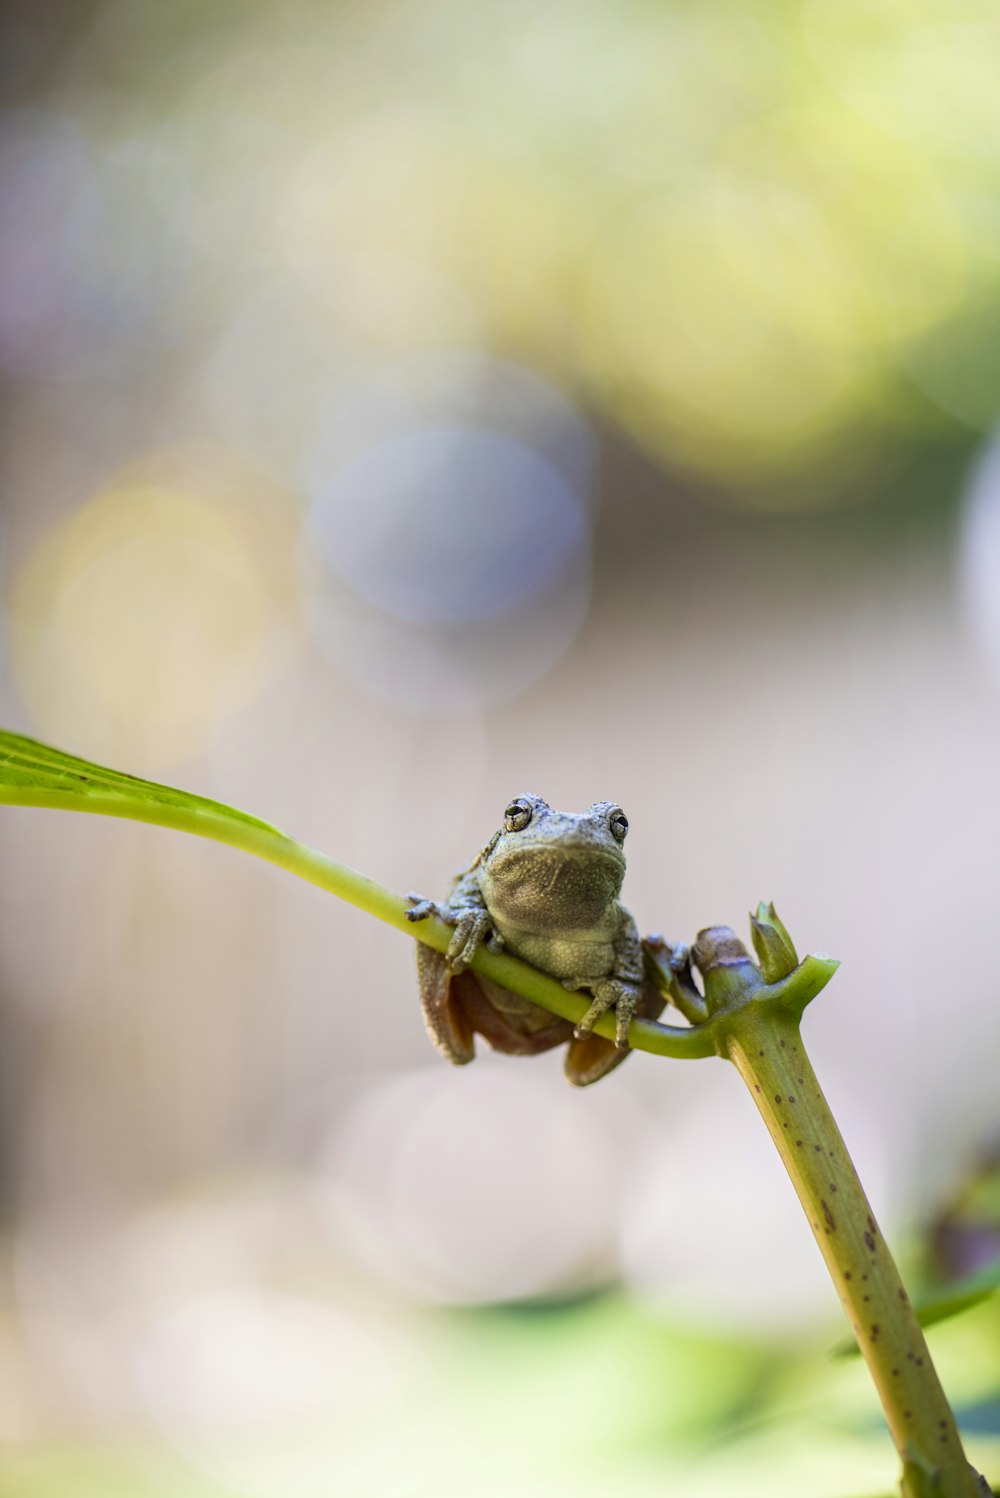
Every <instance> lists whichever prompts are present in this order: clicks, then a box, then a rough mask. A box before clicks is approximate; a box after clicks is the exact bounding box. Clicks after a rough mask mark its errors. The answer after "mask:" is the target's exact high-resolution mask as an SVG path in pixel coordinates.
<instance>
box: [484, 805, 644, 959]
mask: <svg viewBox="0 0 1000 1498" xmlns="http://www.w3.org/2000/svg"><path fill="white" fill-rule="evenodd" d="M627 831H628V821H627V819H626V817H625V813H624V812H623V811H622V809H621V807H620V806H618V805H616V804H615V802H613V801H598V802H596V803H595V804H594V805H593V806H592V807H591V808H590V810H589V811H584V812H568V811H553V809H552V807H551V806H549V805H548V803H547V802H546V801H543V800H542V798H541V796H532V795H525V796H515V798H514V800H513V801H511V803H510V805H509V806H508V807H507V810H506V811H505V812H504V818H503V826H502V827H501V829H500V831H499V832H497V833H495V834H494V836H493V837H492V838H491V839H490V841H489V842H488V843H487V845H486V847H485V848H484V849H483V851H482V853H481V854H480V859H479V871H478V872H479V884H480V888H481V889H482V891H483V897H484V899H485V900H486V905H487V908H488V909H489V910H490V912H491V913H492V914H493V915H494V917H498V918H499V919H500V920H501V921H503V922H509V923H510V924H511V925H512V926H518V927H521V928H526V929H529V930H534V931H539V930H546V929H549V928H553V929H554V928H560V929H570V928H572V929H580V930H587V929H588V928H591V927H594V926H596V925H597V924H598V923H599V922H600V920H601V918H602V917H603V916H605V915H606V914H607V912H608V910H609V908H610V907H611V906H613V905H614V903H615V901H616V900H617V899H618V895H619V892H620V890H621V887H622V879H623V878H624V876H625V854H624V852H623V851H622V844H623V843H624V841H625V834H626V833H627Z"/></svg>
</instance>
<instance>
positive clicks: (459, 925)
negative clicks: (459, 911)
mask: <svg viewBox="0 0 1000 1498" xmlns="http://www.w3.org/2000/svg"><path fill="white" fill-rule="evenodd" d="M490 929H491V927H490V918H489V916H488V915H487V914H486V912H485V911H484V910H476V911H469V912H467V913H465V914H463V915H460V916H459V918H458V920H457V922H456V923H455V934H454V936H453V937H452V939H451V941H450V942H449V943H448V951H447V953H446V958H447V962H448V966H449V967H450V968H451V970H452V972H453V973H460V972H461V971H462V969H463V968H467V967H468V966H469V963H470V962H471V961H472V959H473V957H475V955H476V953H477V952H478V950H479V948H480V947H481V946H482V944H483V942H484V941H485V940H486V938H487V936H488V935H489V933H490Z"/></svg>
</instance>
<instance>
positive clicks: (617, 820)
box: [608, 811, 628, 843]
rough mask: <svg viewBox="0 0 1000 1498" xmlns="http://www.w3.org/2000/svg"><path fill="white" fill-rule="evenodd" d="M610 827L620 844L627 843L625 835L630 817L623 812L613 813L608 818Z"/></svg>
mask: <svg viewBox="0 0 1000 1498" xmlns="http://www.w3.org/2000/svg"><path fill="white" fill-rule="evenodd" d="M608 826H609V827H610V828H611V832H612V834H613V836H614V837H616V838H617V839H618V841H619V842H620V843H623V842H624V841H625V834H626V832H627V831H628V817H627V816H626V815H625V813H624V812H623V811H613V812H612V813H611V815H610V817H609V818H608Z"/></svg>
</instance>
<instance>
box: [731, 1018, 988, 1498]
mask: <svg viewBox="0 0 1000 1498" xmlns="http://www.w3.org/2000/svg"><path fill="white" fill-rule="evenodd" d="M725 1054H726V1055H727V1056H728V1059H729V1060H730V1061H732V1062H733V1064H734V1065H735V1067H736V1069H737V1071H738V1072H739V1074H740V1076H741V1077H742V1078H743V1080H744V1082H745V1083H746V1084H747V1087H748V1088H749V1089H750V1093H751V1096H752V1097H753V1100H754V1102H755V1103H756V1104H757V1108H758V1111H759V1112H760V1115H761V1117H762V1118H763V1120H764V1123H765V1124H766V1125H767V1130H768V1133H769V1134H770V1135H771V1138H772V1139H773V1140H774V1143H775V1146H776V1147H777V1150H778V1153H779V1155H780V1156H781V1159H782V1162H783V1164H784V1167H785V1169H786V1171H787V1172H788V1175H789V1178H790V1180H791V1182H792V1185H793V1186H794V1187H795V1191H796V1193H797V1195H798V1198H799V1201H800V1202H801V1203H802V1208H803V1210H804V1212H805V1214H806V1217H807V1219H808V1221H809V1225H810V1227H811V1228H812V1231H813V1234H814V1236H815V1238H816V1242H817V1244H818V1245H819V1250H820V1253H821V1254H822V1255H823V1258H824V1259H825V1261H826V1267H827V1270H828V1271H829V1274H830V1278H831V1280H832V1281H833V1283H834V1286H835V1288H836V1290H837V1294H838V1295H839V1296H840V1299H841V1302H842V1304H843V1307H844V1310H845V1312H846V1313H847V1318H848V1320H849V1321H850V1323H851V1326H852V1328H853V1330H854V1335H855V1337H856V1338H857V1341H858V1347H859V1349H860V1351H861V1355H862V1357H863V1358H864V1359H865V1362H866V1363H867V1364H868V1371H869V1372H870V1374H871V1376H872V1380H873V1382H874V1384H875V1388H876V1390H877V1391H878V1395H879V1399H880V1400H881V1402H882V1408H883V1410H884V1411H885V1418H886V1421H887V1423H888V1426H889V1430H890V1433H891V1435H892V1438H893V1441H894V1442H895V1444H896V1448H897V1450H898V1451H899V1453H900V1456H901V1457H902V1458H903V1461H904V1465H905V1466H907V1467H909V1468H915V1469H916V1471H915V1472H914V1473H913V1474H912V1476H911V1477H910V1478H909V1479H908V1480H909V1481H910V1484H911V1490H912V1491H914V1492H915V1493H919V1492H920V1488H919V1486H915V1484H918V1483H919V1481H920V1478H919V1477H918V1475H917V1474H918V1473H920V1474H923V1475H924V1476H925V1477H926V1478H927V1479H929V1480H930V1481H931V1484H932V1485H931V1487H930V1491H931V1492H933V1493H939V1494H941V1495H942V1498H944V1495H948V1498H952V1495H954V1498H966V1495H968V1498H982V1494H983V1493H984V1492H985V1491H987V1490H986V1489H985V1488H984V1486H983V1485H982V1484H981V1481H980V1479H979V1478H978V1477H977V1475H976V1474H975V1472H974V1471H973V1469H972V1468H971V1467H970V1466H969V1464H968V1462H967V1461H966V1458H965V1454H964V1452H963V1450H962V1443H961V1439H960V1437H959V1434H958V1430H957V1428H956V1426H955V1417H954V1415H953V1414H952V1411H951V1406H950V1405H949V1403H948V1400H947V1398H946V1397H945V1393H944V1390H943V1389H942V1387H941V1383H940V1380H939V1379H938V1376H937V1372H936V1370H935V1368H934V1364H933V1362H932V1361H931V1355H930V1352H929V1351H928V1348H927V1342H926V1340H925V1338H924V1334H923V1331H922V1329H921V1326H920V1323H919V1322H918V1320H917V1318H916V1315H915V1314H914V1312H913V1308H912V1306H911V1305H910V1301H909V1297H908V1296H907V1293H906V1290H905V1288H904V1286H903V1282H902V1280H901V1279H900V1276H899V1271H898V1269H897V1268H896V1265H895V1262H894V1261H893V1258H892V1255H891V1253H890V1252H889V1249H888V1247H887V1245H886V1243H885V1240H884V1239H883V1237H882V1235H881V1233H880V1232H879V1229H878V1225H877V1223H876V1221H875V1217H874V1214H873V1212H872V1210H871V1207H870V1206H869V1204H868V1199H867V1197H866V1196H865V1193H864V1190H863V1189H862V1186H861V1182H860V1180H859V1179H858V1175H857V1172H856V1170H855V1169H854V1165H853V1164H852V1162H851V1157H850V1155H849V1154H848V1153H847V1148H846V1146H845V1144H844V1141H843V1139H842V1137H841V1134H840V1130H839V1129H838V1128H837V1125H836V1122H835V1121H834V1117H833V1114H832V1113H831V1112H830V1109H829V1106H828V1105H827V1102H826V1099H825V1097H824V1096H823V1093H822V1090H821V1088H820V1085H819V1083H818V1081H817V1079H816V1074H815V1072H814V1071H813V1069H812V1066H811V1065H810V1063H809V1058H808V1056H807V1055H806V1052H805V1048H804V1046H803V1044H802V1037H801V1035H800V1033H799V1027H798V1025H797V1023H796V1022H795V1020H794V1019H793V1018H792V1017H791V1016H787V1017H785V1016H773V1017H771V1018H767V1019H764V1020H763V1021H761V1019H760V1018H758V1017H756V1016H754V1017H752V1018H751V1016H749V1015H747V1016H746V1018H745V1020H744V1022H743V1023H742V1024H740V1025H734V1026H733V1028H732V1030H731V1031H730V1034H729V1038H728V1043H727V1046H726V1052H725ZM904 1491H906V1488H905V1487H904Z"/></svg>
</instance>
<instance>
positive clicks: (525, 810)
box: [503, 801, 532, 832]
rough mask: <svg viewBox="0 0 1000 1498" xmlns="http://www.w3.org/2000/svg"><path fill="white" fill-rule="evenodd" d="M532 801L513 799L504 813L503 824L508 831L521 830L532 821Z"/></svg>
mask: <svg viewBox="0 0 1000 1498" xmlns="http://www.w3.org/2000/svg"><path fill="white" fill-rule="evenodd" d="M531 813H532V805H531V802H530V801H512V802H511V803H510V805H509V806H508V808H507V810H506V811H505V812H504V814H503V825H504V826H505V827H506V829H507V831H508V832H520V831H521V829H522V827H527V825H528V823H529V822H530V821H531Z"/></svg>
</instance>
